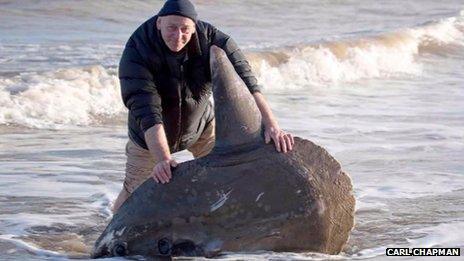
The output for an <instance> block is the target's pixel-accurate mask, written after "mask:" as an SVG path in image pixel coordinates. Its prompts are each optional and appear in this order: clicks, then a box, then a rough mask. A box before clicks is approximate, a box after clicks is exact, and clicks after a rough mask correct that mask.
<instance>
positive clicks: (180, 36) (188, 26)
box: [156, 15, 195, 52]
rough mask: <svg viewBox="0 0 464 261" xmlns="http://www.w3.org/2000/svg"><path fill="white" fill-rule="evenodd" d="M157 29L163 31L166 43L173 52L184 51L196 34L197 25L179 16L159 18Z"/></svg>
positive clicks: (162, 34)
mask: <svg viewBox="0 0 464 261" xmlns="http://www.w3.org/2000/svg"><path fill="white" fill-rule="evenodd" d="M156 28H158V30H160V31H161V36H162V37H163V40H164V43H165V44H166V45H167V46H168V48H169V50H171V51H173V52H179V51H180V50H182V48H184V47H185V46H186V45H187V43H188V42H189V41H190V38H192V34H194V33H195V23H194V22H193V21H192V19H190V18H187V17H183V16H178V15H167V16H162V17H159V18H158V20H157V21H156Z"/></svg>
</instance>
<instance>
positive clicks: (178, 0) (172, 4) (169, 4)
mask: <svg viewBox="0 0 464 261" xmlns="http://www.w3.org/2000/svg"><path fill="white" fill-rule="evenodd" d="M166 15H180V16H185V17H187V18H190V19H192V20H193V21H194V22H196V21H197V16H198V14H197V11H195V7H194V6H193V4H192V3H191V2H190V1H189V0H167V1H166V3H164V6H163V8H161V10H160V11H159V13H158V16H166Z"/></svg>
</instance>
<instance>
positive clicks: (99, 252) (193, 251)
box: [90, 237, 211, 259]
mask: <svg viewBox="0 0 464 261" xmlns="http://www.w3.org/2000/svg"><path fill="white" fill-rule="evenodd" d="M152 250H153V251H151V253H149V255H153V256H155V257H171V256H205V255H209V256H211V254H210V253H206V251H204V249H203V247H201V246H200V245H197V244H195V243H194V242H193V241H192V240H187V239H179V240H176V241H175V242H172V240H171V239H169V238H166V237H164V238H161V239H159V240H158V241H157V243H156V244H155V246H154V249H152ZM129 254H130V253H129V249H128V245H127V243H126V242H115V243H113V244H111V246H108V245H107V244H104V245H102V246H99V247H98V248H95V250H94V251H93V252H92V253H91V255H90V257H91V258H93V259H96V258H104V257H123V256H128V255H129Z"/></svg>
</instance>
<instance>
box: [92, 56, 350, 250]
mask: <svg viewBox="0 0 464 261" xmlns="http://www.w3.org/2000/svg"><path fill="white" fill-rule="evenodd" d="M211 66H212V68H213V69H212V75H213V83H214V99H215V104H219V103H220V106H216V107H215V110H216V144H215V148H214V149H213V151H212V152H211V153H210V154H209V155H207V156H205V157H203V158H200V159H196V160H192V161H188V162H184V163H181V164H179V165H178V167H177V168H175V169H174V171H173V179H172V181H171V182H170V183H169V184H157V183H155V182H154V181H153V180H152V179H149V180H147V181H146V182H145V183H144V184H143V185H141V186H140V187H139V188H138V189H137V190H136V191H135V192H134V193H133V195H132V196H131V197H130V198H129V199H128V200H127V201H126V202H125V203H124V204H123V206H122V207H121V208H120V209H119V210H118V213H116V214H115V215H114V217H113V219H112V221H111V222H110V224H109V225H108V226H107V228H106V229H105V231H104V232H103V234H102V235H101V236H100V238H99V239H98V240H97V242H96V243H95V248H94V251H93V253H92V256H93V257H96V258H97V257H104V256H125V255H143V256H171V255H183V256H185V255H187V256H214V255H216V254H218V253H220V252H224V251H254V250H270V251H294V252H298V251H315V252H322V253H329V254H336V253H339V252H340V251H342V249H343V246H344V245H345V243H346V242H347V240H348V237H349V233H350V231H351V229H352V228H353V225H354V206H355V199H354V196H353V194H352V184H351V180H350V178H349V176H348V175H347V174H346V173H344V172H343V171H342V170H341V167H340V164H339V163H338V162H337V161H336V160H335V159H334V158H333V157H332V156H330V155H329V154H328V153H327V151H326V150H324V149H323V148H321V147H320V146H317V145H315V144H314V143H312V142H310V141H308V140H304V139H301V138H295V146H294V149H293V151H291V152H289V153H286V154H283V153H278V152H276V151H275V148H274V146H273V145H271V144H267V145H266V144H264V141H263V139H262V128H261V118H260V115H259V111H258V109H257V108H256V105H255V103H254V101H253V100H252V97H251V94H250V93H249V92H248V91H247V89H246V87H245V86H244V84H243V82H240V81H239V80H237V78H238V76H237V75H236V73H235V71H233V67H232V65H231V64H230V62H228V59H227V57H226V56H225V54H224V52H223V51H222V50H220V49H219V48H217V47H212V49H211Z"/></svg>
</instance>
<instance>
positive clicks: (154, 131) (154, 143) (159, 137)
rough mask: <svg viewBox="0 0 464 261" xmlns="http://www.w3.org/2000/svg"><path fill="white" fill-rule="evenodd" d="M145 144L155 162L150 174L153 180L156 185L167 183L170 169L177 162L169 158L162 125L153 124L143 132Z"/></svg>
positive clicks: (169, 177) (169, 154)
mask: <svg viewBox="0 0 464 261" xmlns="http://www.w3.org/2000/svg"><path fill="white" fill-rule="evenodd" d="M145 142H146V143H147V147H148V150H149V151H150V154H151V155H153V157H154V158H155V162H156V165H155V167H154V168H153V172H152V176H153V179H154V180H155V181H156V182H157V183H159V182H161V183H163V184H164V183H167V182H169V180H170V179H171V177H172V174H171V167H176V166H177V162H176V161H175V160H174V159H173V158H172V157H171V152H170V151H169V145H168V140H167V139H166V133H165V131H164V127H163V124H155V125H154V126H153V127H151V128H149V129H148V130H147V131H145Z"/></svg>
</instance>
